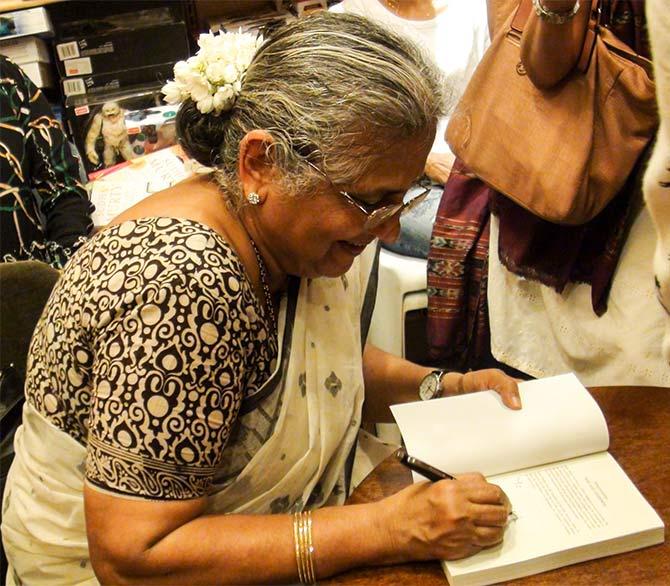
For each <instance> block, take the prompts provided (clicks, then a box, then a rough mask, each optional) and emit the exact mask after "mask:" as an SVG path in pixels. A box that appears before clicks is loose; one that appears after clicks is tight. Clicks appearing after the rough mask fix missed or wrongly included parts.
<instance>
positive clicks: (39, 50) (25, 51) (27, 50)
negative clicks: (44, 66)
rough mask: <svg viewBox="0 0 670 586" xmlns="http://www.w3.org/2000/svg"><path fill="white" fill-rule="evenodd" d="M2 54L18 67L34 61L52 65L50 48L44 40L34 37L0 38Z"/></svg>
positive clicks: (0, 51)
mask: <svg viewBox="0 0 670 586" xmlns="http://www.w3.org/2000/svg"><path fill="white" fill-rule="evenodd" d="M0 53H1V54H3V55H4V56H5V57H9V58H10V59H11V60H12V61H14V63H16V64H17V65H22V64H23V63H32V62H34V61H38V62H40V63H51V54H50V53H49V47H47V44H46V43H45V42H44V40H42V39H40V38H39V37H34V36H29V37H20V38H18V39H16V38H11V39H7V40H5V39H3V38H2V37H0Z"/></svg>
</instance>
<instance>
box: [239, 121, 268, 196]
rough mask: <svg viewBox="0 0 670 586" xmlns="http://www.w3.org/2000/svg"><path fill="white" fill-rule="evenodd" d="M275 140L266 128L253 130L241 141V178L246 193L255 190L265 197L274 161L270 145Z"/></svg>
mask: <svg viewBox="0 0 670 586" xmlns="http://www.w3.org/2000/svg"><path fill="white" fill-rule="evenodd" d="M273 142H274V139H273V138H272V135H271V134H270V133H269V132H267V131H266V130H251V131H249V132H247V134H246V135H245V136H244V138H243V139H242V141H241V142H240V159H239V161H240V162H239V169H238V173H239V178H240V182H241V183H242V188H243V191H244V193H245V194H246V193H249V192H251V191H254V192H256V193H258V194H259V195H260V196H261V198H262V199H264V198H265V195H266V190H265V189H263V187H264V186H265V185H267V184H268V183H270V182H271V181H272V170H273V166H272V162H271V161H270V160H269V158H268V154H267V150H268V147H269V146H270V145H271V144H272V143H273Z"/></svg>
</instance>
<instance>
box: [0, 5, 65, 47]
mask: <svg viewBox="0 0 670 586" xmlns="http://www.w3.org/2000/svg"><path fill="white" fill-rule="evenodd" d="M0 18H2V22H3V27H2V30H3V33H4V34H2V35H0V38H2V39H12V38H17V37H23V36H26V35H43V36H45V37H52V36H53V34H54V29H53V25H52V24H51V19H50V18H49V13H48V12H47V11H46V9H45V8H43V7H41V6H40V7H37V8H29V9H27V10H14V11H12V12H3V13H2V14H0Z"/></svg>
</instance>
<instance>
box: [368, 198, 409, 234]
mask: <svg viewBox="0 0 670 586" xmlns="http://www.w3.org/2000/svg"><path fill="white" fill-rule="evenodd" d="M402 208H403V205H402V204H400V203H395V204H392V205H388V206H384V207H383V208H378V209H376V210H375V211H374V212H372V213H371V214H370V215H369V216H368V219H367V220H366V222H365V226H364V227H365V229H366V230H373V229H374V228H376V227H377V226H379V225H380V224H383V223H384V222H386V221H387V220H390V219H391V218H392V217H393V216H395V215H396V214H397V213H398V212H399V211H400V210H401V209H402Z"/></svg>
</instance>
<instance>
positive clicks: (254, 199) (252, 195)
mask: <svg viewBox="0 0 670 586" xmlns="http://www.w3.org/2000/svg"><path fill="white" fill-rule="evenodd" d="M247 201H248V202H249V203H250V204H251V205H252V206H257V205H258V204H259V203H261V196H260V195H258V194H257V193H256V192H255V191H250V192H249V193H247Z"/></svg>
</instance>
